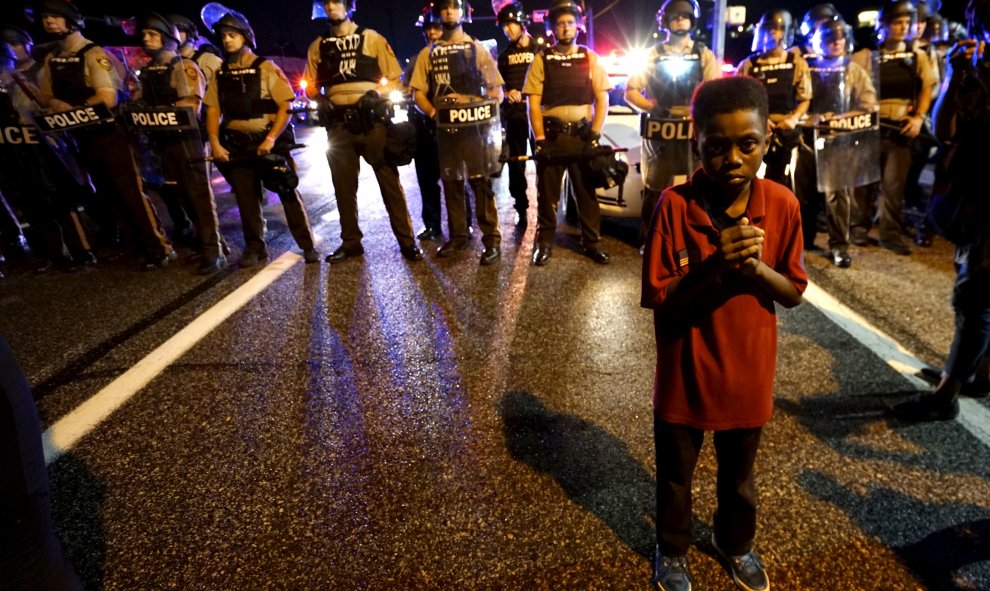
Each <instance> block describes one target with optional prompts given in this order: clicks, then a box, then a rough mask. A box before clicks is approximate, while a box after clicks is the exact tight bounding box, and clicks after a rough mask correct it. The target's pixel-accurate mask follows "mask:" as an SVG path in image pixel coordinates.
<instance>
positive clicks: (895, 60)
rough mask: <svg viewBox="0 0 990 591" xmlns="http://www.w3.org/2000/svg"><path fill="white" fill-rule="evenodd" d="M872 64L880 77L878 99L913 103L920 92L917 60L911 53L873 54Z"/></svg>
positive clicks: (878, 52)
mask: <svg viewBox="0 0 990 591" xmlns="http://www.w3.org/2000/svg"><path fill="white" fill-rule="evenodd" d="M873 60H874V64H877V68H878V70H877V74H878V76H879V77H880V99H881V100H882V99H903V100H907V101H912V102H913V101H915V100H917V99H918V91H920V90H921V77H920V76H918V58H917V56H915V55H914V52H913V51H896V52H893V53H883V52H881V51H875V52H873Z"/></svg>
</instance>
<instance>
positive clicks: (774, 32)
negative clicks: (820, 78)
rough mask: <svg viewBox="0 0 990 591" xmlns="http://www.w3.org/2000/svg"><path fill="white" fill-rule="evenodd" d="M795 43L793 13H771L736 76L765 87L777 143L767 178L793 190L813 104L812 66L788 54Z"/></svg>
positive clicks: (769, 155)
mask: <svg viewBox="0 0 990 591" xmlns="http://www.w3.org/2000/svg"><path fill="white" fill-rule="evenodd" d="M793 41H794V26H793V21H792V19H791V13H789V12H787V11H786V10H771V11H770V12H767V13H766V14H764V15H763V16H762V17H760V22H759V23H757V25H756V33H755V34H754V36H753V52H754V53H753V55H751V56H749V57H748V58H746V59H745V60H743V61H742V62H741V63H740V64H739V67H738V68H737V71H736V73H737V74H739V75H742V76H752V77H753V78H756V79H757V80H759V81H760V82H762V83H763V85H764V87H766V89H767V96H768V98H769V99H770V122H771V123H772V124H773V131H774V134H773V141H772V142H771V145H770V149H769V150H768V151H767V154H766V156H765V157H764V158H763V162H764V163H765V164H766V171H765V172H764V175H763V176H764V178H766V179H770V180H773V181H777V182H778V183H781V184H783V185H786V186H787V187H788V188H791V187H792V185H791V180H790V174H789V172H790V171H788V165H789V164H790V162H791V156H792V155H793V151H794V148H796V147H797V145H798V143H799V142H800V141H801V132H800V131H799V130H798V129H797V127H798V122H799V121H800V120H801V117H803V116H804V114H805V113H806V112H807V111H808V107H809V106H810V104H811V77H810V76H809V75H808V63H807V62H806V61H805V60H804V58H803V57H801V56H800V55H798V53H799V52H796V51H788V48H789V47H790V46H791V44H792V43H793Z"/></svg>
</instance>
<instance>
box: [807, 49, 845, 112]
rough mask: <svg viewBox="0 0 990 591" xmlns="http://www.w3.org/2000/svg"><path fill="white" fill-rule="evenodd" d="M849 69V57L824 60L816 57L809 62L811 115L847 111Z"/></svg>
mask: <svg viewBox="0 0 990 591" xmlns="http://www.w3.org/2000/svg"><path fill="white" fill-rule="evenodd" d="M848 68H849V58H848V57H840V58H824V57H822V56H818V55H816V56H813V57H812V58H811V59H809V60H808V69H809V70H810V71H811V90H812V93H811V106H810V107H809V109H808V112H809V113H818V114H821V113H844V112H845V111H846V110H847V105H846V100H845V97H846V95H847V94H848V91H847V89H846V70H847V69H848ZM836 83H838V84H836Z"/></svg>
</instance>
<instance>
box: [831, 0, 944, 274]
mask: <svg viewBox="0 0 990 591" xmlns="http://www.w3.org/2000/svg"><path fill="white" fill-rule="evenodd" d="M914 20H915V9H914V4H912V3H911V2H910V1H909V0H889V1H888V2H887V3H886V4H884V5H883V6H882V7H881V8H880V15H879V17H878V20H877V30H878V32H879V33H880V46H879V47H878V48H877V49H876V50H870V49H863V50H860V51H858V52H856V53H855V54H853V58H852V59H853V61H855V62H856V63H858V64H859V65H860V66H861V67H863V68H864V69H865V70H867V71H868V72H871V73H873V72H876V74H877V75H878V77H879V80H880V82H879V88H878V89H877V90H878V91H879V95H880V126H881V129H880V131H881V142H880V159H881V164H880V166H881V170H882V178H881V180H880V183H879V187H877V186H875V185H874V186H873V187H863V188H861V189H857V191H856V193H855V200H856V208H854V217H853V220H852V227H851V229H850V241H851V242H852V243H853V244H857V245H860V246H866V245H867V244H868V243H869V242H868V238H867V232H868V231H869V228H870V225H871V222H872V219H871V218H872V215H870V213H871V212H872V211H873V207H872V202H873V201H874V199H877V207H876V212H877V214H876V217H877V218H878V227H879V228H878V229H879V232H880V236H879V238H880V246H881V247H883V248H886V249H888V250H890V251H891V252H894V253H896V254H900V255H908V254H911V248H910V247H909V246H908V245H907V244H906V243H905V242H904V239H903V238H902V236H901V213H902V210H903V207H904V187H905V182H906V179H907V174H908V169H909V167H910V166H911V149H910V147H909V142H910V140H911V139H912V138H916V137H918V135H919V134H920V133H921V131H922V128H923V125H924V123H925V117H926V115H927V113H928V110H929V107H930V106H931V102H932V86H933V85H934V84H935V80H934V79H933V75H932V69H931V64H929V62H928V57H927V56H926V55H925V53H924V52H922V51H918V50H915V49H912V48H911V45H910V38H909V35H910V33H911V29H912V27H913V25H914ZM877 190H879V191H877ZM878 192H879V196H877V193H878Z"/></svg>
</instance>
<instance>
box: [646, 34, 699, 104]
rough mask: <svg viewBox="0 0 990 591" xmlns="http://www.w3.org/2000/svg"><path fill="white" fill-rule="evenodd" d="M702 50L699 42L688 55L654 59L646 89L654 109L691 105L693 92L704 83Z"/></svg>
mask: <svg viewBox="0 0 990 591" xmlns="http://www.w3.org/2000/svg"><path fill="white" fill-rule="evenodd" d="M704 49H705V46H704V44H703V43H700V42H699V43H695V44H694V49H693V50H692V51H691V53H686V54H683V55H682V54H677V53H660V54H659V55H657V59H656V61H655V62H654V63H653V70H652V71H651V72H650V76H649V78H648V80H647V85H648V86H649V88H650V94H652V95H653V98H654V99H656V101H657V104H658V105H660V106H661V107H663V108H664V109H670V108H671V107H684V106H687V105H690V104H691V96H692V95H693V94H694V89H695V88H697V86H698V85H699V84H701V82H702V80H704V68H702V67H701V54H702V52H703V51H704ZM658 53H659V52H658ZM685 66H686V68H685Z"/></svg>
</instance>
